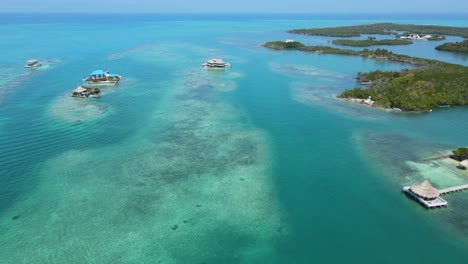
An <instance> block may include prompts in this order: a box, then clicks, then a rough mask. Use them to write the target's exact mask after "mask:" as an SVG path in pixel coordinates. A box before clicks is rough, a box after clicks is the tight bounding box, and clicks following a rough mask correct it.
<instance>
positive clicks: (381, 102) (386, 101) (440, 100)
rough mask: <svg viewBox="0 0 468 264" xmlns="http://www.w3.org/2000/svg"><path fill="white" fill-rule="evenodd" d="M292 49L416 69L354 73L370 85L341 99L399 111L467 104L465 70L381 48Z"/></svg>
mask: <svg viewBox="0 0 468 264" xmlns="http://www.w3.org/2000/svg"><path fill="white" fill-rule="evenodd" d="M270 43H275V42H268V43H265V44H264V46H265V47H270V46H271V44H270ZM296 49H297V50H301V51H308V52H319V53H324V54H340V55H352V56H362V57H369V58H377V59H387V60H392V61H397V62H404V63H410V64H412V65H414V66H418V67H417V68H416V69H411V70H410V69H404V70H401V71H396V72H392V71H389V72H382V71H373V72H368V73H358V80H359V81H360V82H366V83H369V84H370V86H369V87H367V88H365V89H363V88H360V87H357V88H354V89H350V90H347V91H345V92H343V93H342V94H340V95H338V97H341V98H361V99H365V98H367V97H368V96H371V97H372V100H374V101H375V103H374V105H376V106H383V107H388V108H399V109H401V110H403V111H428V110H430V109H432V108H434V107H438V106H439V105H467V104H468V67H464V66H461V65H456V64H450V63H445V62H441V61H436V60H429V59H423V58H416V57H411V56H407V55H399V54H394V53H393V52H391V51H388V50H385V49H376V50H368V49H363V50H361V51H355V50H349V49H337V48H332V47H327V46H299V47H298V48H296Z"/></svg>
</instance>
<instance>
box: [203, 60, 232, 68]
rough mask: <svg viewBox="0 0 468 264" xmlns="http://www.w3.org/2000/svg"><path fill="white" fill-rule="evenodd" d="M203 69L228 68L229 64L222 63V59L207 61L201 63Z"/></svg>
mask: <svg viewBox="0 0 468 264" xmlns="http://www.w3.org/2000/svg"><path fill="white" fill-rule="evenodd" d="M202 66H203V67H204V68H230V67H231V64H230V63H229V62H224V61H223V59H209V60H208V61H207V62H205V63H203V64H202Z"/></svg>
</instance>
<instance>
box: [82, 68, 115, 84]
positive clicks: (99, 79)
mask: <svg viewBox="0 0 468 264" xmlns="http://www.w3.org/2000/svg"><path fill="white" fill-rule="evenodd" d="M121 78H122V76H120V75H118V74H114V73H109V71H107V70H95V71H93V72H92V73H91V74H90V75H89V76H86V77H85V78H83V81H85V82H88V83H89V84H117V83H118V82H119V81H120V79H121Z"/></svg>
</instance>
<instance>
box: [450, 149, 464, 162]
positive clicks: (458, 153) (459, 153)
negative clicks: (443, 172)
mask: <svg viewBox="0 0 468 264" xmlns="http://www.w3.org/2000/svg"><path fill="white" fill-rule="evenodd" d="M452 153H453V155H450V157H451V158H452V159H455V160H458V161H462V160H465V159H468V148H465V147H461V148H458V149H456V150H453V151H452Z"/></svg>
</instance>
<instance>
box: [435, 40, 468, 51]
mask: <svg viewBox="0 0 468 264" xmlns="http://www.w3.org/2000/svg"><path fill="white" fill-rule="evenodd" d="M436 50H444V51H453V52H468V40H464V41H461V42H460V41H457V42H447V43H444V44H442V45H439V46H437V47H436Z"/></svg>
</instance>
